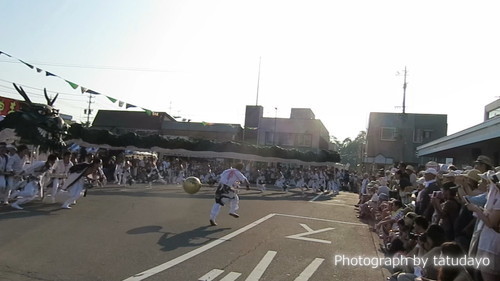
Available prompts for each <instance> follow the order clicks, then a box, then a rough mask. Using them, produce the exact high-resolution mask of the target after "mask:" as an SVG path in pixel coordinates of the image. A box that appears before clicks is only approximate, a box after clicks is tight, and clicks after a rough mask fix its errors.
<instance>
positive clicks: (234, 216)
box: [229, 213, 240, 218]
mask: <svg viewBox="0 0 500 281" xmlns="http://www.w3.org/2000/svg"><path fill="white" fill-rule="evenodd" d="M229 215H230V216H231V217H233V218H239V217H240V215H238V214H235V213H229Z"/></svg>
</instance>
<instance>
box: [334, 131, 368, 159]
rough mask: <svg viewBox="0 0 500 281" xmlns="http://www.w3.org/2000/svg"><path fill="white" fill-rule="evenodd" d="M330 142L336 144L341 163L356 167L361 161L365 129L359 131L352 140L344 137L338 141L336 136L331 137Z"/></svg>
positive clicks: (364, 142)
mask: <svg viewBox="0 0 500 281" xmlns="http://www.w3.org/2000/svg"><path fill="white" fill-rule="evenodd" d="M332 142H333V143H335V145H336V146H337V149H338V152H339V154H340V159H341V162H342V164H347V163H349V164H350V166H351V167H356V166H357V165H358V164H361V163H362V162H363V154H364V150H365V144H366V131H360V132H359V134H358V136H357V137H356V138H355V139H354V140H352V139H351V138H346V139H344V140H343V141H339V140H338V139H337V138H336V137H332Z"/></svg>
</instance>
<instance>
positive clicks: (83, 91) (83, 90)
mask: <svg viewBox="0 0 500 281" xmlns="http://www.w3.org/2000/svg"><path fill="white" fill-rule="evenodd" d="M80 90H81V91H82V94H85V92H86V91H87V90H88V89H87V88H85V87H81V86H80Z"/></svg>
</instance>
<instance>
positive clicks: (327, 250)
mask: <svg viewBox="0 0 500 281" xmlns="http://www.w3.org/2000/svg"><path fill="white" fill-rule="evenodd" d="M240 199H241V201H240V210H239V214H240V215H241V217H240V218H238V219H235V218H233V217H231V216H229V215H227V212H228V208H227V207H223V209H222V212H221V214H220V215H219V218H218V219H217V222H218V223H219V225H218V226H215V227H214V226H209V224H208V213H209V210H210V208H211V206H212V203H213V188H210V187H203V188H202V190H201V191H200V192H199V193H197V194H195V195H188V194H186V193H184V192H183V191H182V189H181V187H179V186H174V185H162V186H153V187H152V188H149V187H147V186H145V185H135V186H132V187H117V186H110V187H105V188H102V189H92V190H91V191H90V192H89V194H88V196H87V197H85V198H82V199H80V200H79V201H78V204H77V205H76V206H74V207H73V209H71V210H64V209H59V205H58V204H47V203H41V202H34V203H31V204H28V205H27V206H26V208H25V210H14V209H11V208H9V207H0V280H16V281H17V280H19V281H25V280H26V281H28V280H29V281H32V280H54V281H55V280H61V281H62V280H68V281H69V280H71V281H79V280H82V281H83V280H85V281H88V280H105V281H113V280H127V281H129V280H130V281H131V280H134V281H138V280H148V281H150V280H223V281H228V280H273V281H275V280H301V281H304V280H383V279H384V273H385V272H384V271H383V270H382V269H379V268H377V269H372V268H369V267H352V266H342V265H340V264H337V265H336V264H335V255H344V256H346V257H357V256H367V257H376V256H378V255H379V253H378V252H377V250H376V245H378V241H377V240H376V239H374V237H373V235H372V233H371V232H370V231H369V230H368V227H367V226H366V225H364V224H362V223H360V222H359V221H358V219H356V218H355V212H354V208H353V207H352V205H353V204H354V202H355V201H356V195H355V194H351V193H341V194H340V195H338V196H336V197H332V196H329V195H318V194H313V193H306V194H305V195H303V194H301V193H300V191H293V190H292V191H291V192H286V193H285V192H282V191H279V190H277V189H275V190H268V191H266V192H264V193H260V192H259V191H256V190H250V191H246V190H241V192H240Z"/></svg>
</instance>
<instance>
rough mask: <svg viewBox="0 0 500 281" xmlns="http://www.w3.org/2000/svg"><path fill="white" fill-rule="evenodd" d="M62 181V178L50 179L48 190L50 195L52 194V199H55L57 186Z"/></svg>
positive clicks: (60, 184)
mask: <svg viewBox="0 0 500 281" xmlns="http://www.w3.org/2000/svg"><path fill="white" fill-rule="evenodd" d="M63 183H64V180H63V179H59V178H54V179H53V180H52V190H51V191H50V196H52V199H54V200H55V199H56V195H57V191H58V190H59V187H60V186H62V185H63Z"/></svg>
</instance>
